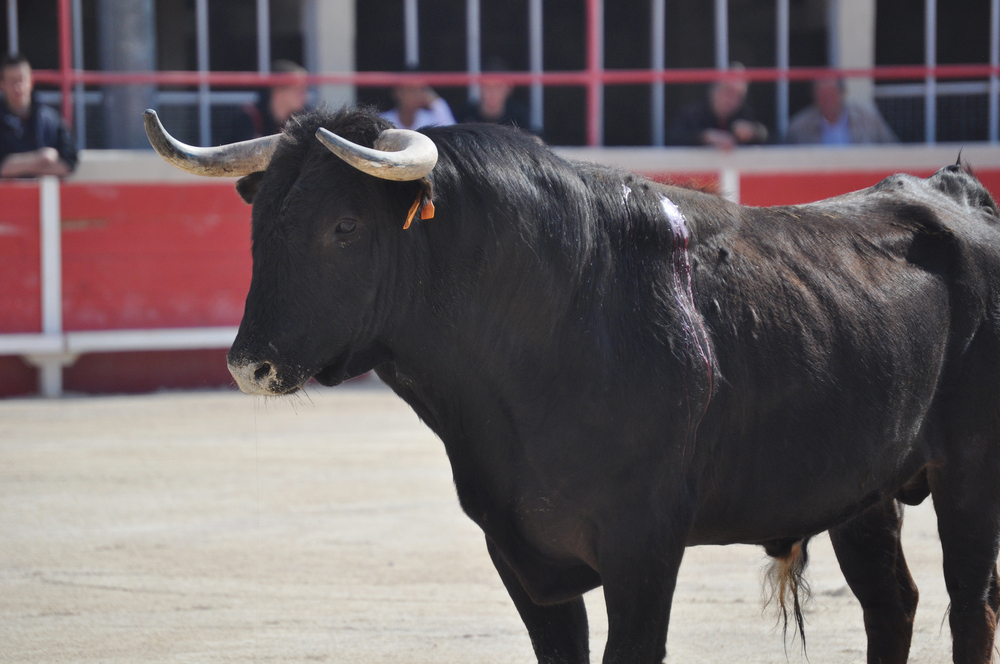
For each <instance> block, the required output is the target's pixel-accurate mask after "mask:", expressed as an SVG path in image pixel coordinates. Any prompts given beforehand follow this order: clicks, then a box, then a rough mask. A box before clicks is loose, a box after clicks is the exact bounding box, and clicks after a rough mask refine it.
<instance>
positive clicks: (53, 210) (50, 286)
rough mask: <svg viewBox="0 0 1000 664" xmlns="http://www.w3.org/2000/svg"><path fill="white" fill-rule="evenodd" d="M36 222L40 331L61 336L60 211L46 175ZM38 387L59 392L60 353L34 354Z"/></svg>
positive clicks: (53, 182)
mask: <svg viewBox="0 0 1000 664" xmlns="http://www.w3.org/2000/svg"><path fill="white" fill-rule="evenodd" d="M38 185H39V186H38V192H39V193H38V196H39V217H40V219H39V222H40V223H39V225H40V226H41V241H42V252H41V253H42V269H41V273H42V333H43V334H45V335H47V336H53V337H54V336H61V335H62V331H63V320H62V214H61V212H60V204H59V203H60V201H59V178H57V177H55V176H52V175H46V176H44V177H42V178H41V179H40V180H39V183H38ZM34 359H35V361H34V362H33V363H34V364H35V365H36V366H37V367H38V387H39V390H40V391H41V393H42V395H43V396H46V397H57V396H59V395H60V394H62V382H63V381H62V378H63V375H62V371H63V364H64V362H65V359H66V358H64V357H61V356H58V355H50V356H45V357H44V358H39V357H36V358H34Z"/></svg>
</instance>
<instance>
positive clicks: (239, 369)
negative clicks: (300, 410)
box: [228, 360, 299, 396]
mask: <svg viewBox="0 0 1000 664" xmlns="http://www.w3.org/2000/svg"><path fill="white" fill-rule="evenodd" d="M228 364H229V373H231V374H232V375H233V378H234V379H236V384H237V385H238V386H239V388H240V391H242V392H244V393H245V394H254V395H257V396H279V395H282V394H289V393H291V392H294V391H295V390H297V389H298V388H299V385H298V384H289V383H288V382H287V381H285V380H283V379H282V374H283V373H284V372H282V370H281V368H282V367H281V365H280V364H278V363H277V362H273V361H270V360H261V361H256V362H254V361H250V362H247V361H233V360H230V361H229V363H228Z"/></svg>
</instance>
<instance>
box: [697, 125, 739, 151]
mask: <svg viewBox="0 0 1000 664" xmlns="http://www.w3.org/2000/svg"><path fill="white" fill-rule="evenodd" d="M701 142H702V143H704V144H705V145H711V146H712V147H714V148H719V149H720V150H732V149H733V148H734V147H736V137H735V136H733V135H732V134H730V133H729V132H728V131H725V130H724V129H706V130H705V131H703V132H701Z"/></svg>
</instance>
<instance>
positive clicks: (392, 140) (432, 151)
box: [316, 127, 438, 182]
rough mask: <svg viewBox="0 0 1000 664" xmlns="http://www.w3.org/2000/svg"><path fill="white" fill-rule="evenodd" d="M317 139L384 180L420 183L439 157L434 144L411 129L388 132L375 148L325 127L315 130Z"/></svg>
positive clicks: (345, 158)
mask: <svg viewBox="0 0 1000 664" xmlns="http://www.w3.org/2000/svg"><path fill="white" fill-rule="evenodd" d="M316 138H318V139H319V141H320V143H322V144H323V145H325V146H326V148H327V149H328V150H329V151H330V152H332V153H333V154H335V155H337V156H338V157H340V158H341V159H343V160H344V161H346V162H347V163H348V164H350V165H351V166H353V167H354V168H356V169H358V170H359V171H361V172H362V173H367V174H368V175H374V176H375V177H377V178H382V179H383V180H396V181H399V182H406V181H409V180H419V179H420V178H422V177H424V176H425V175H427V174H428V173H430V172H431V170H432V169H433V168H434V164H436V163H437V158H438V151H437V146H436V145H434V141H432V140H431V139H429V138H428V137H427V136H425V135H423V134H421V133H420V132H417V131H411V130H409V129H386V130H385V131H383V132H382V133H381V134H379V137H378V138H377V139H376V140H375V149H372V148H366V147H364V146H361V145H358V144H356V143H352V142H351V141H349V140H347V139H346V138H341V137H340V136H337V135H336V134H334V133H333V132H332V131H330V130H328V129H324V128H323V127H320V128H319V129H317V130H316Z"/></svg>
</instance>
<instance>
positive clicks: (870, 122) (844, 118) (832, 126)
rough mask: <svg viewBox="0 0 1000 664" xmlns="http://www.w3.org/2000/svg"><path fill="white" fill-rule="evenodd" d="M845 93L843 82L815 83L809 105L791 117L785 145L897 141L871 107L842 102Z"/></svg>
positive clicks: (823, 81) (822, 80) (847, 101)
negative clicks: (811, 101) (810, 104)
mask: <svg viewBox="0 0 1000 664" xmlns="http://www.w3.org/2000/svg"><path fill="white" fill-rule="evenodd" d="M845 92H846V89H845V85H844V81H843V79H840V78H823V79H819V80H817V81H815V82H814V83H813V104H812V106H808V107H806V108H804V109H802V110H801V111H799V112H798V113H796V114H795V116H794V117H793V118H792V120H791V122H790V124H789V125H788V135H787V136H785V142H787V143H822V144H823V145H850V144H857V143H895V142H897V141H898V140H899V139H897V138H896V134H894V133H893V131H892V129H890V128H889V125H888V124H886V122H885V120H884V119H883V118H882V116H881V115H880V114H879V112H878V110H877V109H876V108H875V107H874V106H873V105H871V104H861V103H858V102H855V101H851V100H849V99H845Z"/></svg>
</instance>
